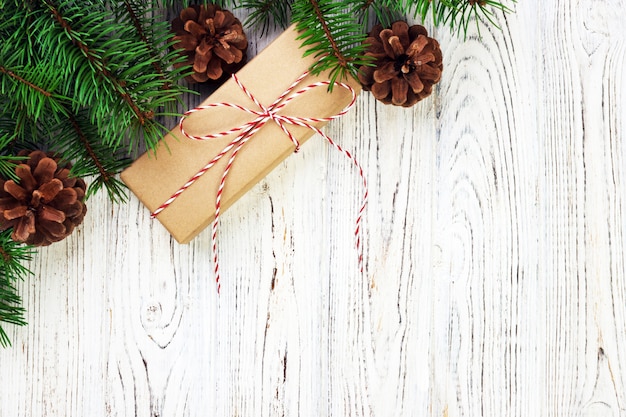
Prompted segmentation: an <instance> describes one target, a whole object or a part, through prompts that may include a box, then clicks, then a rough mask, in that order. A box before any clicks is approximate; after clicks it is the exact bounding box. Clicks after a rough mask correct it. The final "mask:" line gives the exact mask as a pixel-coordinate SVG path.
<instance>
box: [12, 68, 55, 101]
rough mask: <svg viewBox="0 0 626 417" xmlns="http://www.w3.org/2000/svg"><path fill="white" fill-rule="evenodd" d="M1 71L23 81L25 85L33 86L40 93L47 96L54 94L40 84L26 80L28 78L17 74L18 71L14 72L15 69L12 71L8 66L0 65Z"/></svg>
mask: <svg viewBox="0 0 626 417" xmlns="http://www.w3.org/2000/svg"><path fill="white" fill-rule="evenodd" d="M0 72H2V73H4V74H6V75H8V76H9V77H11V78H13V79H14V80H17V81H18V82H20V83H22V84H25V85H27V86H29V87H30V88H32V89H33V90H35V91H37V92H39V93H41V94H43V95H44V96H46V97H50V96H52V93H51V92H49V91H46V90H44V89H43V88H41V87H39V86H38V85H35V84H33V83H31V82H30V81H28V80H26V79H24V78H22V77H20V76H19V75H17V74H16V73H14V72H13V71H11V70H9V69H7V68H5V67H3V66H0Z"/></svg>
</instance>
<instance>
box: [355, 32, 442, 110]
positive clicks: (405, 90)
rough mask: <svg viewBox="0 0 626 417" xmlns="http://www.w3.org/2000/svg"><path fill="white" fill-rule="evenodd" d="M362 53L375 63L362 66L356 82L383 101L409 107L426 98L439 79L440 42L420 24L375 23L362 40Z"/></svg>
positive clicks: (440, 63) (440, 67)
mask: <svg viewBox="0 0 626 417" xmlns="http://www.w3.org/2000/svg"><path fill="white" fill-rule="evenodd" d="M364 43H365V44H367V45H368V46H367V51H366V53H365V55H369V56H371V57H373V58H374V65H375V66H362V67H361V68H360V69H359V81H360V82H361V85H363V89H364V90H366V91H371V92H372V94H373V95H374V97H376V99H378V100H380V101H382V102H383V103H385V104H393V105H396V106H403V107H410V106H413V105H414V104H415V103H417V102H418V101H420V100H422V99H424V98H426V97H428V96H429V95H430V94H431V93H432V91H433V85H434V84H436V83H437V82H439V80H440V79H441V71H442V70H443V63H442V61H443V56H442V54H441V49H440V48H439V43H438V42H437V41H436V40H435V39H433V38H429V37H428V32H427V31H426V29H425V28H424V27H423V26H420V25H415V26H411V27H409V25H408V24H407V23H406V22H402V21H397V22H394V23H393V24H392V25H391V29H383V28H382V26H381V25H376V26H375V27H374V28H373V29H372V30H371V31H370V33H369V34H368V37H367V39H365V41H364Z"/></svg>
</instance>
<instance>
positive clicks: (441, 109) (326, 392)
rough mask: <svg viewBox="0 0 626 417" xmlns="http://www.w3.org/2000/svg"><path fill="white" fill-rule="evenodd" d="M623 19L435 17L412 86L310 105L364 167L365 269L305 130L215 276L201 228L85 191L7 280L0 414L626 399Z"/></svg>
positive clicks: (354, 195)
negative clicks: (191, 232)
mask: <svg viewBox="0 0 626 417" xmlns="http://www.w3.org/2000/svg"><path fill="white" fill-rule="evenodd" d="M625 15H626V10H625V6H624V5H623V4H622V2H618V1H611V0H600V1H596V2H593V3H588V2H587V3H584V2H580V1H573V2H567V4H565V3H563V2H561V3H559V2H556V1H547V2H544V3H542V5H541V7H538V5H537V4H536V3H534V2H520V3H518V4H517V5H516V11H515V13H514V14H511V15H508V16H506V18H502V17H498V19H497V22H498V24H499V25H500V27H501V28H502V30H501V31H499V30H497V29H495V28H493V27H491V26H482V27H481V35H482V36H481V37H480V38H479V37H478V36H477V33H476V29H475V28H474V27H470V31H469V34H468V38H467V39H466V40H463V39H459V38H458V37H455V36H452V35H451V34H450V33H449V32H448V31H447V29H439V30H437V31H435V32H434V33H435V36H436V37H437V38H438V39H439V40H440V42H441V45H442V48H443V50H444V77H443V80H442V81H441V83H440V85H439V87H438V88H437V91H436V94H435V95H434V96H433V97H431V98H430V99H428V101H426V102H424V103H422V104H420V105H418V106H416V107H415V108H413V109H409V110H400V109H396V108H391V107H388V106H384V105H381V104H378V103H376V102H375V100H374V99H373V98H372V97H371V96H370V95H368V94H364V95H362V96H361V97H359V100H358V102H357V105H356V107H355V109H353V111H351V112H350V113H349V114H348V115H347V116H345V117H344V118H343V119H341V120H340V121H336V122H333V123H331V124H330V125H329V126H328V128H327V129H326V131H327V132H328V133H329V134H330V135H331V136H332V137H333V138H334V139H336V140H337V141H338V142H339V143H341V144H342V146H345V147H346V148H348V149H350V150H354V153H355V155H356V156H357V158H358V159H359V161H360V162H361V163H362V165H363V167H364V169H365V172H366V175H367V179H368V183H369V187H370V199H369V205H368V209H367V214H366V219H365V225H364V234H365V245H364V248H365V272H364V273H363V274H361V273H359V270H358V265H357V262H356V253H355V250H354V239H353V234H352V230H353V225H354V223H353V221H354V217H355V215H356V213H357V210H358V203H359V198H360V195H361V192H362V190H361V186H360V182H359V178H358V175H357V174H356V173H355V172H354V170H353V168H352V167H351V165H350V163H349V161H347V160H346V158H345V157H343V156H342V155H341V154H339V153H338V152H336V151H335V150H333V149H332V148H330V147H328V146H327V144H325V143H324V142H323V140H322V139H321V138H313V139H312V140H311V141H309V143H308V144H306V145H305V146H304V147H303V149H302V151H301V153H300V154H297V155H293V156H291V157H289V158H288V159H287V160H286V161H285V162H284V163H283V164H281V165H280V166H279V167H278V168H277V169H276V170H275V171H273V172H272V173H271V174H270V175H269V176H268V177H267V178H266V179H265V180H263V181H262V183H261V184H259V185H258V186H257V187H255V188H254V189H253V190H252V191H251V192H249V193H248V194H247V195H246V196H244V197H243V198H242V200H240V201H239V202H238V203H237V204H236V205H235V206H233V207H232V208H231V209H230V210H229V211H228V213H227V214H226V215H224V216H223V218H222V223H221V225H220V235H219V245H220V246H219V251H220V256H221V260H222V262H221V264H222V266H223V268H222V293H221V295H219V296H218V295H217V293H216V288H215V284H214V282H213V278H212V274H211V271H212V261H211V255H210V246H211V242H210V236H209V231H205V232H203V233H202V234H201V235H200V236H199V237H198V238H197V239H196V240H194V241H193V242H192V243H191V244H189V245H179V244H177V243H176V242H174V241H173V239H172V238H171V237H170V236H169V235H168V234H167V232H166V231H165V230H164V229H163V228H162V227H161V226H160V225H159V224H158V222H154V221H153V220H150V219H149V214H148V213H147V210H146V209H144V208H143V207H142V206H141V204H140V203H139V202H138V201H137V200H136V199H135V198H134V197H133V198H131V199H130V201H129V203H127V204H124V205H112V204H111V203H109V202H108V201H107V200H106V196H104V195H96V196H94V197H93V198H92V199H91V200H90V201H89V214H88V216H87V218H86V220H85V223H84V225H83V226H81V228H80V229H79V230H78V231H77V233H75V234H74V235H72V236H71V237H69V238H68V239H67V240H65V241H64V242H62V243H59V244H56V245H53V246H51V247H49V248H45V249H42V250H41V251H39V253H38V254H37V256H36V257H35V258H34V260H33V261H32V263H31V267H32V269H33V270H34V271H35V273H36V276H35V277H32V278H30V279H28V280H26V281H25V282H24V283H22V284H21V286H20V291H21V293H22V294H23V297H24V301H25V303H24V304H25V306H26V307H27V308H28V321H29V323H30V324H29V326H28V327H20V328H10V329H9V330H10V336H11V339H12V340H13V343H14V346H13V347H12V348H10V349H3V350H0V364H2V365H1V366H0V380H1V381H3V383H2V384H0V417H15V416H20V417H21V416H42V417H49V416H94V417H99V416H103V417H104V416H124V417H127V416H141V417H144V416H145V417H155V416H163V417H165V416H168V417H169V416H205V415H219V416H222V415H224V416H226V415H228V416H281V415H286V416H299V415H303V416H307V415H315V416H437V417H440V416H441V417H444V416H445V417H453V416H454V417H457V416H459V417H460V416H470V417H475V416H485V417H487V416H494V417H495V416H498V417H500V416H516V417H526V416H535V415H538V416H539V415H540V416H546V417H557V416H559V417H560V416H584V417H599V416H602V417H604V416H624V415H626V405H625V404H626V398H625V392H626V373H625V372H624V371H623V370H624V369H625V368H626V365H625V360H626V332H625V331H624V329H625V328H626V309H625V308H624V306H625V305H626V273H625V267H626V255H625V253H626V247H625V240H626V143H625V139H624V134H623V132H624V128H625V125H624V123H625V122H624V121H625V120H626V106H625V105H624V102H623V97H625V96H626V74H625V70H624V65H625V62H624V56H625V51H626V46H625V42H624V39H625V38H626V36H625V35H626V29H625V28H624V27H623V24H622V20H623V16H625ZM274 33H276V32H274ZM249 35H250V39H252V40H255V39H259V34H258V32H255V31H253V30H252V31H249ZM267 42H269V39H267V38H264V39H261V40H259V41H255V43H253V44H252V45H251V51H253V53H255V52H256V51H257V50H259V49H261V48H262V47H263V46H264V45H266V44H267ZM201 100H202V98H201V97H190V98H189V103H190V106H193V105H195V104H197V103H199V102H200V101H201ZM210 203H211V202H207V204H210Z"/></svg>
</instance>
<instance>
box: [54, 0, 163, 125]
mask: <svg viewBox="0 0 626 417" xmlns="http://www.w3.org/2000/svg"><path fill="white" fill-rule="evenodd" d="M43 2H44V4H45V5H46V6H48V8H49V9H50V12H51V13H52V15H53V16H54V18H55V19H56V21H57V22H58V23H59V25H61V27H62V28H63V30H64V31H65V32H66V33H67V35H68V37H69V38H70V39H71V40H72V41H73V42H74V43H75V45H76V46H77V47H78V48H79V49H80V50H81V52H82V53H83V55H84V56H85V57H86V58H87V59H88V60H89V61H90V63H91V64H92V67H93V68H94V69H95V70H96V71H97V72H99V73H100V74H102V75H103V76H104V79H106V80H107V81H108V82H109V83H111V85H112V87H113V90H114V91H115V92H116V93H117V94H119V96H120V97H121V98H122V100H123V101H124V102H126V103H127V104H128V106H129V107H130V108H131V110H132V111H133V113H134V114H135V116H136V118H137V120H138V121H139V123H140V124H141V125H144V124H146V122H147V119H152V118H153V117H154V112H152V111H143V110H141V109H140V106H139V105H138V104H137V103H136V102H135V100H133V98H132V97H131V95H130V94H129V93H128V91H127V89H126V82H125V81H123V80H119V79H118V78H117V77H116V76H115V75H114V74H113V73H112V72H111V70H110V69H109V68H107V65H106V63H105V62H104V60H102V59H101V57H100V56H99V55H98V53H97V52H96V51H95V50H92V49H91V48H90V47H89V46H88V45H87V44H86V43H85V42H84V41H83V40H82V39H81V36H80V35H79V34H77V33H76V32H75V31H74V30H73V29H72V27H71V25H70V23H69V22H68V21H67V20H66V19H65V18H64V17H63V15H62V14H61V12H60V10H59V9H58V8H57V7H56V6H55V5H54V4H53V3H52V2H51V0H43Z"/></svg>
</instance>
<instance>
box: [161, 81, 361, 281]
mask: <svg viewBox="0 0 626 417" xmlns="http://www.w3.org/2000/svg"><path fill="white" fill-rule="evenodd" d="M307 75H309V72H308V71H307V72H305V73H303V74H302V75H301V76H300V77H298V79H296V80H295V81H294V82H293V83H292V84H291V85H290V86H289V87H288V88H287V89H286V90H285V91H284V92H283V93H282V94H281V95H280V96H279V97H278V98H277V99H276V100H275V101H274V102H273V103H272V104H270V105H269V106H267V107H266V106H264V105H263V104H262V103H261V102H260V101H259V100H257V99H256V97H254V95H253V94H252V93H251V92H250V91H249V90H248V89H247V88H246V87H245V86H244V85H243V84H242V83H241V81H240V80H239V78H237V75H236V74H233V75H232V77H233V79H234V81H235V82H236V83H237V85H238V86H239V88H240V89H241V90H242V91H243V92H244V93H245V94H246V96H248V98H250V99H251V100H252V101H253V102H254V104H256V105H257V106H258V108H259V109H260V110H254V109H250V108H247V107H244V106H241V105H239V104H236V103H228V102H222V103H210V104H206V105H202V106H199V107H196V108H194V109H191V110H189V111H187V112H186V113H184V114H183V117H181V119H180V122H179V127H180V131H181V132H182V133H183V135H185V136H186V137H187V138H189V139H192V140H199V141H205V140H211V139H216V138H220V137H223V136H227V135H230V134H233V133H238V132H241V133H240V134H239V135H238V136H237V137H236V138H235V139H233V140H232V141H231V142H230V143H229V144H228V145H226V146H225V147H224V148H223V149H222V150H221V151H220V152H219V153H218V154H217V155H216V156H215V157H214V158H213V159H212V160H211V161H209V163H208V164H206V165H205V166H204V167H203V168H201V169H200V170H199V171H198V172H197V173H196V174H194V175H193V176H192V177H191V178H190V179H189V180H188V181H187V182H186V183H185V184H183V186H182V187H180V188H179V189H178V190H177V191H176V192H175V193H174V194H172V196H171V197H170V198H168V199H167V200H166V201H165V202H164V203H163V204H162V205H161V206H160V207H159V208H157V209H156V210H155V211H154V212H153V213H152V214H151V217H152V218H155V217H156V216H158V215H159V213H161V212H162V211H163V210H165V209H166V208H167V207H168V206H170V205H171V204H172V203H173V202H174V201H175V200H176V198H178V196H180V195H181V194H182V193H183V192H184V191H185V190H186V189H188V188H189V187H191V186H192V185H193V184H194V183H195V182H196V181H197V180H198V179H199V178H200V177H201V176H202V175H204V174H205V173H206V172H207V171H208V170H209V169H211V168H212V167H213V166H214V165H215V164H216V163H217V162H218V161H220V160H221V159H222V158H223V157H224V156H225V155H226V154H228V153H229V152H230V151H231V150H232V151H233V152H232V154H231V155H230V157H229V159H228V163H227V164H226V167H225V168H224V171H223V173H222V177H221V180H220V184H219V187H218V190H217V195H216V198H215V218H214V220H213V225H212V232H211V247H212V254H213V263H214V268H215V269H214V274H215V282H216V284H217V291H218V293H219V291H220V287H221V284H220V272H219V262H218V254H217V229H218V224H219V217H220V213H221V201H222V193H223V191H224V186H225V184H226V179H227V177H228V173H229V172H230V169H231V167H232V165H233V163H234V162H235V160H236V158H237V154H238V153H239V151H240V150H241V148H242V147H243V146H244V145H245V144H246V143H247V142H248V140H250V138H252V137H253V136H254V134H255V133H256V132H258V131H259V130H260V129H261V128H262V127H263V126H264V125H265V124H266V123H267V122H269V121H270V120H272V121H274V122H275V123H276V124H277V125H278V126H279V127H280V128H281V130H282V131H283V132H284V133H285V134H286V135H287V137H288V138H289V140H291V142H293V144H294V145H295V150H294V152H298V151H299V149H300V142H298V139H297V138H296V137H295V136H294V135H293V134H292V133H291V132H290V131H289V130H288V129H287V127H286V125H297V126H302V127H306V128H308V129H311V130H313V131H314V132H315V133H318V134H319V135H321V136H322V137H324V138H325V139H326V140H327V141H328V143H330V144H331V145H333V146H334V147H335V148H336V149H337V150H338V151H339V152H341V153H343V154H344V155H346V157H348V159H350V160H351V161H352V163H353V164H354V166H355V167H356V168H357V170H358V172H359V176H360V177H361V180H362V181H363V189H364V193H363V197H362V199H361V206H360V209H359V212H358V216H357V219H356V221H355V223H356V225H355V230H354V235H355V239H356V248H357V253H358V262H359V268H360V270H361V272H362V271H363V253H362V248H361V219H362V217H363V212H364V210H365V206H366V204H367V196H368V190H367V181H366V179H365V175H364V173H363V168H362V167H361V165H360V164H359V163H358V161H357V160H356V159H355V157H354V156H353V155H352V154H351V153H350V152H349V151H347V150H345V149H343V148H342V147H341V146H339V145H338V144H337V143H335V142H334V141H333V140H332V139H331V138H330V137H329V136H328V135H326V134H325V133H324V132H322V131H321V130H320V129H319V128H317V127H316V126H313V125H312V123H316V122H329V121H331V120H334V119H337V118H339V117H341V116H343V115H344V114H346V113H347V112H348V110H350V108H352V106H354V103H355V102H356V92H355V91H354V89H353V88H352V87H351V86H349V85H348V84H345V83H342V82H336V81H335V82H332V84H333V85H335V86H339V87H342V88H345V89H346V90H348V91H350V93H351V94H352V100H351V101H350V103H349V104H348V105H347V106H346V107H344V109H343V110H341V111H340V112H338V113H336V114H334V115H331V116H328V117H297V116H287V115H282V114H278V112H279V111H280V110H282V109H283V108H284V107H285V106H287V104H289V102H291V101H292V100H293V99H295V98H296V97H298V96H301V95H303V94H305V93H306V92H307V91H310V90H312V89H314V88H317V87H321V86H329V85H330V84H331V81H318V82H315V83H312V84H309V85H307V86H305V87H302V88H301V89H299V90H297V91H295V92H293V93H292V91H293V90H294V89H295V88H296V87H297V86H298V84H300V82H301V81H302V80H303V79H304V78H305V77H306V76H307ZM212 107H231V108H235V109H239V110H242V111H244V112H246V113H250V114H252V115H255V116H256V118H255V119H254V120H252V121H250V122H246V123H244V124H242V125H241V126H238V127H235V128H232V129H229V130H226V131H223V132H219V133H210V134H207V135H203V136H197V135H192V134H190V133H189V132H187V131H186V130H185V129H184V126H183V124H184V122H185V119H186V118H187V117H188V116H189V115H191V114H193V113H196V112H199V111H203V110H206V109H210V108H212ZM233 149H234V150H233Z"/></svg>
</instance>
